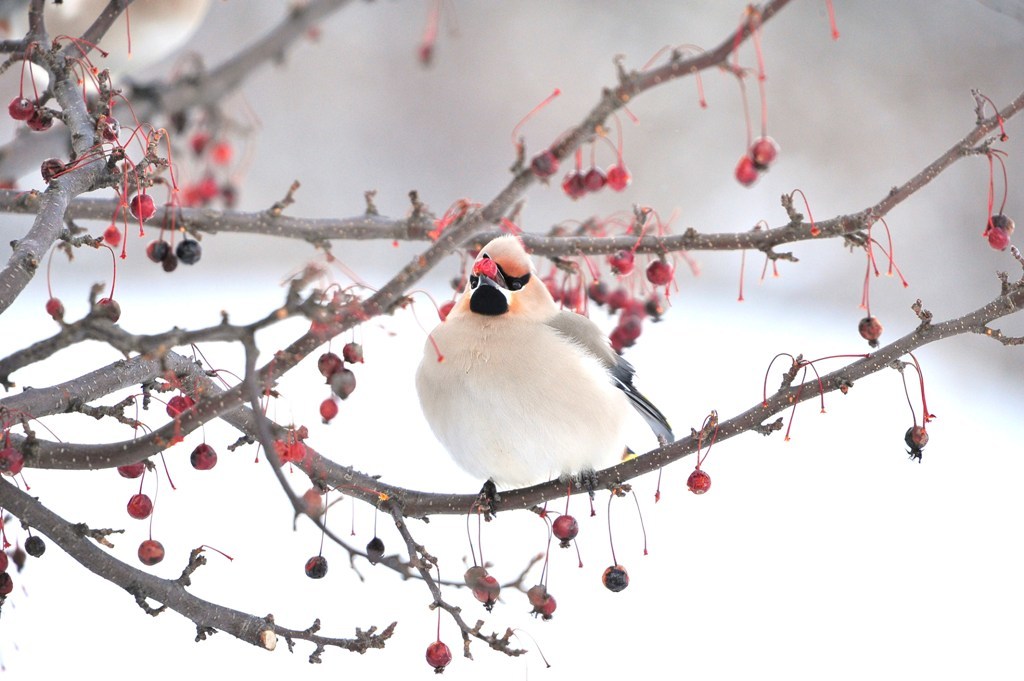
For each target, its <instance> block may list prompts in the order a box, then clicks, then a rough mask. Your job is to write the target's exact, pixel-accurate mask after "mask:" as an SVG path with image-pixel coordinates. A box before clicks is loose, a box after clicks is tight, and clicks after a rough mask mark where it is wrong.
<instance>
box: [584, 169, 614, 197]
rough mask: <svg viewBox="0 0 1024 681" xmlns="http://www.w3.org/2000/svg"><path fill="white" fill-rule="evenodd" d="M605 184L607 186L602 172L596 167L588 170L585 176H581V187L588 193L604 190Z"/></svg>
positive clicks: (606, 179) (606, 180)
mask: <svg viewBox="0 0 1024 681" xmlns="http://www.w3.org/2000/svg"><path fill="white" fill-rule="evenodd" d="M606 184H608V178H607V177H606V176H605V174H604V171H603V170H601V169H600V168H598V167H597V166H594V167H593V168H591V169H590V170H588V171H587V174H586V175H584V176H583V186H584V187H586V188H587V191H588V192H599V191H601V190H602V189H604V186H605V185H606Z"/></svg>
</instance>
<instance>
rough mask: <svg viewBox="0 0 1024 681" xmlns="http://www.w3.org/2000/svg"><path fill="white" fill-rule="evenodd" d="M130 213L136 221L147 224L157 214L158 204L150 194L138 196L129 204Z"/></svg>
mask: <svg viewBox="0 0 1024 681" xmlns="http://www.w3.org/2000/svg"><path fill="white" fill-rule="evenodd" d="M128 212H129V213H131V214H132V217H133V218H135V219H136V220H141V221H142V222H145V221H146V220H148V219H150V218H151V217H153V216H154V215H155V214H156V204H155V203H153V197H152V196H150V195H149V194H136V195H135V196H133V197H132V199H131V201H129V202H128Z"/></svg>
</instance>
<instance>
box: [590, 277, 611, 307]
mask: <svg viewBox="0 0 1024 681" xmlns="http://www.w3.org/2000/svg"><path fill="white" fill-rule="evenodd" d="M587 296H588V297H589V298H590V299H591V300H593V301H594V302H595V303H597V304H598V305H604V304H605V303H606V302H608V284H606V283H604V282H603V281H601V280H600V279H595V280H594V281H592V282H591V283H590V286H588V287H587Z"/></svg>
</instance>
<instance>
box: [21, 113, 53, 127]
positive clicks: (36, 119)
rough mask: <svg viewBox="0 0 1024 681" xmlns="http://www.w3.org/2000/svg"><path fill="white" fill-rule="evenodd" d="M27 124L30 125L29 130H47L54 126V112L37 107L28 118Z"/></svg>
mask: <svg viewBox="0 0 1024 681" xmlns="http://www.w3.org/2000/svg"><path fill="white" fill-rule="evenodd" d="M25 125H27V126H28V127H29V130H34V131H36V132H45V131H46V130H49V129H50V128H52V127H53V114H51V113H50V112H49V111H44V110H42V109H36V110H35V111H33V112H32V115H31V116H29V118H28V120H27V121H25Z"/></svg>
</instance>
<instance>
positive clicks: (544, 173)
mask: <svg viewBox="0 0 1024 681" xmlns="http://www.w3.org/2000/svg"><path fill="white" fill-rule="evenodd" d="M530 170H532V171H533V174H534V175H536V176H537V177H540V178H545V177H551V176H552V175H554V174H555V173H557V172H558V159H557V158H556V157H555V154H554V153H553V152H552V151H551V150H550V149H545V150H544V151H542V152H541V153H539V154H537V155H536V156H534V157H533V160H531V161H530Z"/></svg>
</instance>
